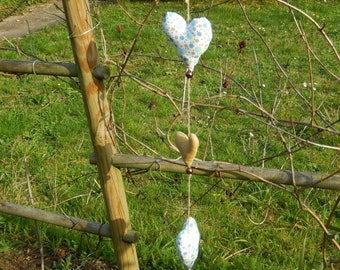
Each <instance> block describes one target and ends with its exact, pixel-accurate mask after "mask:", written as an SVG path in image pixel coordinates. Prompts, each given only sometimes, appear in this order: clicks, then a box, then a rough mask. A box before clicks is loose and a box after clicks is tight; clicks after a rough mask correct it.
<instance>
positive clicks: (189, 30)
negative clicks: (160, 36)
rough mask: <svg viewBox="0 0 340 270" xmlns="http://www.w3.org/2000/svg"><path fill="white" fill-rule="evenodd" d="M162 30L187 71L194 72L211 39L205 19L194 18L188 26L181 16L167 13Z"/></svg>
mask: <svg viewBox="0 0 340 270" xmlns="http://www.w3.org/2000/svg"><path fill="white" fill-rule="evenodd" d="M163 30H164V32H165V34H166V35H167V36H168V37H169V39H170V41H171V42H172V43H173V44H174V45H175V47H176V49H177V52H178V54H179V56H180V57H181V58H182V60H183V61H184V63H185V64H186V66H187V68H188V70H190V71H194V68H195V66H196V65H197V63H198V61H199V58H200V56H201V55H202V54H203V53H204V52H205V51H206V50H207V49H208V47H209V44H210V41H211V39H212V28H211V23H210V22H209V20H208V19H207V18H205V17H201V18H195V19H193V20H192V21H191V22H190V23H189V24H188V23H187V22H186V21H185V20H184V19H183V17H182V16H181V15H179V14H177V13H175V12H167V13H166V15H165V17H164V19H163Z"/></svg>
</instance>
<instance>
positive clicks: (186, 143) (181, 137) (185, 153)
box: [175, 131, 199, 168]
mask: <svg viewBox="0 0 340 270" xmlns="http://www.w3.org/2000/svg"><path fill="white" fill-rule="evenodd" d="M175 143H176V146H177V148H178V150H179V152H180V153H181V155H182V159H183V161H184V163H185V165H186V166H187V168H191V165H192V162H193V161H194V158H195V156H196V153H197V149H198V146H199V140H198V138H197V136H196V135H195V134H194V133H191V134H189V136H187V135H186V134H184V133H183V132H181V131H177V132H176V135H175Z"/></svg>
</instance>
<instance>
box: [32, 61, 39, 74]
mask: <svg viewBox="0 0 340 270" xmlns="http://www.w3.org/2000/svg"><path fill="white" fill-rule="evenodd" d="M36 62H38V60H34V62H33V63H32V72H33V74H34V75H37V73H35V69H34V66H35V63H36Z"/></svg>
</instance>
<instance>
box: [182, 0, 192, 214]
mask: <svg viewBox="0 0 340 270" xmlns="http://www.w3.org/2000/svg"><path fill="white" fill-rule="evenodd" d="M185 3H186V4H187V22H189V21H190V0H185ZM187 71H189V70H187ZM190 81H191V80H190V78H188V77H187V76H185V81H184V91H183V107H184V100H185V90H186V89H187V92H188V98H187V100H188V103H187V104H188V105H187V106H188V108H187V118H188V136H189V135H190V133H191V128H190V126H191V123H190V120H191V112H190V107H191V106H190V94H191V93H190V92H191V87H190ZM191 177H192V174H188V218H189V217H190V214H191Z"/></svg>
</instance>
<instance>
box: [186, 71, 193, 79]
mask: <svg viewBox="0 0 340 270" xmlns="http://www.w3.org/2000/svg"><path fill="white" fill-rule="evenodd" d="M185 76H186V77H187V78H188V79H191V78H192V77H193V76H194V73H192V71H191V70H188V71H187V72H186V73H185Z"/></svg>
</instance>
